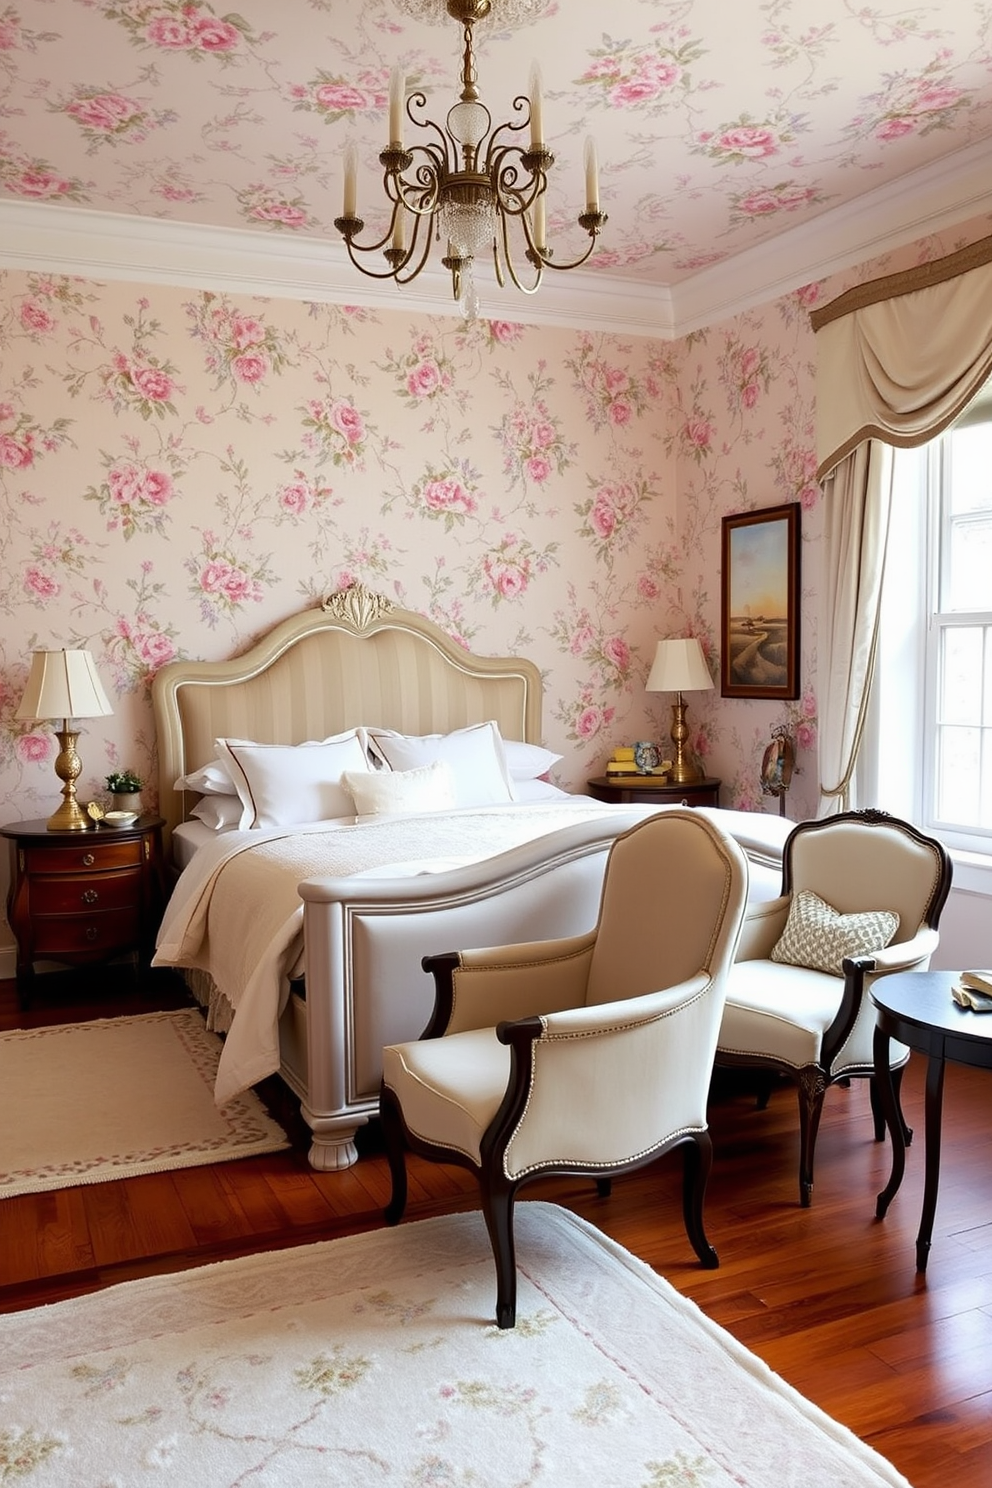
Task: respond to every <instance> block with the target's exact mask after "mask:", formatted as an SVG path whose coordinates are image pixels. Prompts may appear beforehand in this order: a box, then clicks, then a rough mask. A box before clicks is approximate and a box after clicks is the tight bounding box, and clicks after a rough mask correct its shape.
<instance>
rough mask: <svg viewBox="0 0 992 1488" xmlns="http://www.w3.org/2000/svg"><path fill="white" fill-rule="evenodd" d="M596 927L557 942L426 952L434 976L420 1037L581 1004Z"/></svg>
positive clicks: (427, 966) (489, 1025) (425, 961)
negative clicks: (431, 1007) (432, 1000)
mask: <svg viewBox="0 0 992 1488" xmlns="http://www.w3.org/2000/svg"><path fill="white" fill-rule="evenodd" d="M595 944H596V932H595V930H590V931H587V932H586V933H585V934H584V935H570V936H565V937H563V938H561V939H559V940H536V941H529V942H525V943H523V944H521V945H513V946H490V947H487V948H484V949H480V950H469V951H449V952H447V953H446V954H445V955H443V956H425V957H424V959H423V962H422V965H423V968H424V970H425V971H427V972H431V973H432V974H433V977H434V998H435V1003H434V1014H433V1016H432V1018H431V1021H430V1024H429V1025H428V1027H427V1029H426V1031H425V1033H424V1037H425V1038H440V1037H441V1036H442V1035H444V1034H446V1033H463V1032H464V1031H465V1030H466V1029H469V1028H493V1027H495V1025H496V1024H497V1023H500V1022H508V1021H512V1020H514V1019H518V1018H526V1017H528V1016H531V1015H533V1014H536V1013H543V1012H555V1011H557V1010H558V1009H560V1008H567V1007H574V1006H576V1005H581V1004H582V1003H584V1002H585V997H586V987H587V985H588V981H589V966H590V963H591V961H592V953H593V947H594V946H595Z"/></svg>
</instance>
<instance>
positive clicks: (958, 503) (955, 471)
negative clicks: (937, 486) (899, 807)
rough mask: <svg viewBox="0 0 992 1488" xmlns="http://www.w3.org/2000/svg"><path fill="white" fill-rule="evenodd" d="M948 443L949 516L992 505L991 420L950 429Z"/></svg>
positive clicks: (991, 507) (986, 509)
mask: <svg viewBox="0 0 992 1488" xmlns="http://www.w3.org/2000/svg"><path fill="white" fill-rule="evenodd" d="M950 446H951V449H950V457H951V460H950V463H951V492H950V497H951V499H950V505H949V506H948V511H949V512H950V514H951V516H952V517H959V516H961V514H962V513H963V512H977V511H988V510H990V509H992V423H987V424H972V425H971V427H970V428H965V429H955V430H953V431H952V433H951V436H950Z"/></svg>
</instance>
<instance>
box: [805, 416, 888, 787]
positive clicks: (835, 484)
mask: <svg viewBox="0 0 992 1488" xmlns="http://www.w3.org/2000/svg"><path fill="white" fill-rule="evenodd" d="M892 466H893V460H892V450H891V449H890V448H889V446H888V445H885V444H882V443H881V441H880V440H877V439H869V440H866V441H865V442H864V443H863V444H860V445H858V447H857V449H856V450H854V451H853V452H852V453H851V454H850V455H848V456H847V458H846V459H844V460H842V461H841V463H840V464H839V465H838V466H837V467H836V468H835V470H834V471H833V472H832V473H831V475H829V476H828V477H827V480H826V482H825V484H824V550H825V552H826V555H827V562H826V572H825V574H824V578H823V593H822V596H821V601H820V615H821V621H820V632H819V633H820V635H821V636H822V638H823V639H822V643H821V645H820V651H819V678H820V685H819V692H820V739H819V753H820V761H819V763H820V800H821V805H820V815H821V816H830V815H832V814H833V813H834V812H837V811H847V810H849V809H850V808H851V807H853V806H857V805H858V802H857V800H856V799H855V794H854V780H853V776H854V768H855V764H856V762H857V758H858V752H859V750H860V748H861V736H862V733H863V731H864V726H865V715H866V712H867V701H868V690H869V684H870V681H871V677H872V675H873V673H874V670H875V652H876V648H877V643H878V622H879V614H880V611H881V597H882V578H883V574H884V569H885V552H886V544H887V541H888V533H889V514H890V511H891V504H892ZM824 699H827V704H826V705H825V704H824Z"/></svg>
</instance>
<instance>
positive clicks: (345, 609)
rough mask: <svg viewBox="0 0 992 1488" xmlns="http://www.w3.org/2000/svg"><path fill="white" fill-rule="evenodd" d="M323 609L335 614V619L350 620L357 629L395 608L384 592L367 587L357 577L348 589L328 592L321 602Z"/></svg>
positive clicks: (361, 628)
mask: <svg viewBox="0 0 992 1488" xmlns="http://www.w3.org/2000/svg"><path fill="white" fill-rule="evenodd" d="M321 609H322V610H325V611H326V612H327V614H329V615H333V616H334V618H335V620H348V621H349V622H350V623H351V624H352V625H353V626H354V627H355V629H356V630H363V629H364V628H365V626H366V625H371V624H372V623H373V621H375V620H379V619H381V618H382V616H383V615H388V614H389V611H390V610H391V609H393V602H392V600H390V599H387V598H386V596H385V595H384V594H377V593H376V592H375V590H374V589H369V588H367V587H366V586H365V585H364V584H363V583H362V582H361V580H358V579H356V581H355V582H354V583H353V584H349V585H348V587H347V588H346V589H339V590H338V591H337V593H336V594H328V595H327V597H326V598H325V599H324V601H323V603H322V604H321Z"/></svg>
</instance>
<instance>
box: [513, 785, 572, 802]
mask: <svg viewBox="0 0 992 1488" xmlns="http://www.w3.org/2000/svg"><path fill="white" fill-rule="evenodd" d="M513 799H514V800H515V801H524V802H527V801H567V800H568V799H569V793H568V791H563V790H561V789H559V787H558V786H557V785H552V784H551V781H550V780H515V781H514V782H513Z"/></svg>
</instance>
